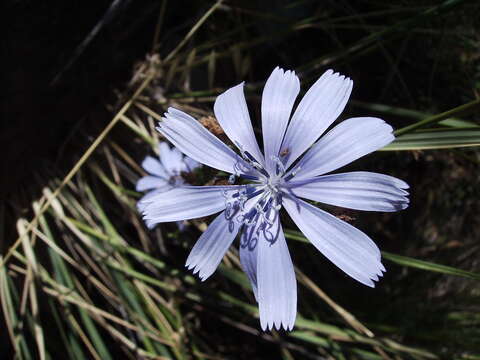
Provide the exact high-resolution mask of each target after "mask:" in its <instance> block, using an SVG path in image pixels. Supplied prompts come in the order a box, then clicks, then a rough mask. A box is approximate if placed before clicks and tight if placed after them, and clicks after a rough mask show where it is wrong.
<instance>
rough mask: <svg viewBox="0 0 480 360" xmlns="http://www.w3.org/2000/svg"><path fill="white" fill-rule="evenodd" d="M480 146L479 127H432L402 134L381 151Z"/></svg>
mask: <svg viewBox="0 0 480 360" xmlns="http://www.w3.org/2000/svg"><path fill="white" fill-rule="evenodd" d="M471 146H480V130H479V129H478V128H476V127H475V128H470V129H465V128H457V129H432V130H425V131H417V132H413V133H408V134H405V135H400V136H399V137H397V138H396V139H395V140H394V141H393V142H392V143H390V144H389V145H387V146H385V147H384V148H382V149H380V151H398V150H428V149H451V148H462V147H471Z"/></svg>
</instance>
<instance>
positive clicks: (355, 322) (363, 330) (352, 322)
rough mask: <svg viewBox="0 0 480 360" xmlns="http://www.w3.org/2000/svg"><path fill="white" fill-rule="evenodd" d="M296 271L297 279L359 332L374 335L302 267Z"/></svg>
mask: <svg viewBox="0 0 480 360" xmlns="http://www.w3.org/2000/svg"><path fill="white" fill-rule="evenodd" d="M295 273H296V274H297V279H298V281H300V282H301V283H303V284H304V285H305V286H306V287H307V288H309V289H310V290H312V291H313V292H314V293H315V294H317V295H318V297H320V298H321V299H322V300H323V301H325V302H326V303H327V304H328V305H329V306H330V307H331V308H332V309H333V310H335V312H336V313H337V314H338V315H340V316H341V317H342V318H343V319H344V320H345V321H346V322H347V324H349V325H350V326H351V327H352V328H353V329H355V330H356V331H358V332H359V333H362V334H365V335H366V336H368V337H371V338H372V337H374V336H375V334H374V333H373V332H372V331H370V330H369V329H368V328H367V327H366V326H365V325H363V324H362V323H361V322H359V321H358V320H357V319H356V318H355V316H353V315H352V314H350V313H349V312H348V311H347V310H345V309H344V308H343V307H341V306H340V305H338V304H337V303H336V302H335V301H333V300H332V298H331V297H330V296H328V295H327V294H326V293H325V292H324V291H323V290H322V289H320V288H319V287H318V286H317V285H316V284H315V283H314V282H313V281H312V280H310V279H309V278H308V277H307V276H306V275H305V274H304V273H303V272H302V271H301V270H300V269H298V268H297V267H296V268H295Z"/></svg>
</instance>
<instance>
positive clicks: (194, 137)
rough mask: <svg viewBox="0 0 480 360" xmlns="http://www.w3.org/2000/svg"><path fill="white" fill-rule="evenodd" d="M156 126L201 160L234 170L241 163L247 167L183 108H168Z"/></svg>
mask: <svg viewBox="0 0 480 360" xmlns="http://www.w3.org/2000/svg"><path fill="white" fill-rule="evenodd" d="M157 130H158V131H159V132H160V133H162V134H163V135H164V136H165V137H166V138H167V139H168V140H169V141H170V142H171V143H172V144H173V145H175V146H176V147H177V148H178V149H179V150H180V151H181V152H183V153H184V154H186V155H187V156H189V157H191V158H192V159H195V160H197V161H199V162H201V163H202V164H205V165H208V166H211V167H213V168H216V169H219V170H223V171H226V172H229V173H232V174H233V173H238V171H239V166H240V167H242V168H246V167H248V166H247V164H245V162H244V161H243V160H242V159H241V158H240V157H239V156H238V155H237V154H235V152H233V151H232V150H231V149H230V148H229V147H228V146H226V145H225V144H224V143H222V142H221V141H220V140H219V139H218V138H217V137H215V136H214V135H213V134H211V133H210V132H209V131H208V130H207V129H205V128H204V127H203V126H202V125H201V124H200V123H199V122H198V121H196V120H195V119H194V118H192V117H191V116H189V115H187V114H185V113H184V112H182V111H180V110H177V109H174V108H169V109H168V112H167V113H165V118H164V120H163V121H161V122H160V123H159V126H158V128H157Z"/></svg>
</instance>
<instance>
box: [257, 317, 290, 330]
mask: <svg viewBox="0 0 480 360" xmlns="http://www.w3.org/2000/svg"><path fill="white" fill-rule="evenodd" d="M294 325H295V318H293V320H290V319H276V320H271V321H266V320H263V319H261V318H260V326H261V327H262V330H263V331H272V330H274V329H275V330H285V331H292V330H293V327H294Z"/></svg>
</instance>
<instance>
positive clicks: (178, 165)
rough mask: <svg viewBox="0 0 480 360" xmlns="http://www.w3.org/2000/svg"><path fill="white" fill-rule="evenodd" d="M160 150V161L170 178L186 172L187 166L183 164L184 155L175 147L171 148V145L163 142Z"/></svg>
mask: <svg viewBox="0 0 480 360" xmlns="http://www.w3.org/2000/svg"><path fill="white" fill-rule="evenodd" d="M159 150H160V161H161V162H162V165H163V167H164V168H165V170H166V171H167V173H169V174H170V176H174V175H179V174H180V173H181V172H182V171H184V168H185V164H184V163H183V155H182V153H181V152H180V151H178V149H176V148H174V147H173V148H170V145H168V144H167V143H166V142H161V143H160V145H159Z"/></svg>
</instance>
